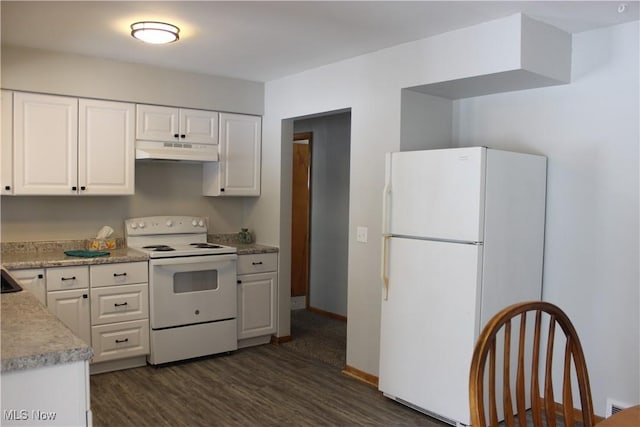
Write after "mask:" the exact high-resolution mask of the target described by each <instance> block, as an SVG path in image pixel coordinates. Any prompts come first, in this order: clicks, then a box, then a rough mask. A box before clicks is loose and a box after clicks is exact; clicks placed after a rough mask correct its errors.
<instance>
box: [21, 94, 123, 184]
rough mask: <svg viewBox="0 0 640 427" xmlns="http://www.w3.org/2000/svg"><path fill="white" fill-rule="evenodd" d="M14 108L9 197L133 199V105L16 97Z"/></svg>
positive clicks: (56, 98) (44, 97)
mask: <svg viewBox="0 0 640 427" xmlns="http://www.w3.org/2000/svg"><path fill="white" fill-rule="evenodd" d="M13 107H14V108H13V126H14V139H13V150H14V153H13V180H14V182H13V185H14V191H13V194H16V195H75V194H80V195H123V194H133V192H134V167H135V166H134V159H135V152H134V127H133V126H134V125H133V123H134V114H135V110H134V108H133V104H126V103H120V102H110V101H97V100H88V99H80V100H78V99H77V98H70V97H64V96H53V95H41V94H31V93H21V92H15V93H14V103H13Z"/></svg>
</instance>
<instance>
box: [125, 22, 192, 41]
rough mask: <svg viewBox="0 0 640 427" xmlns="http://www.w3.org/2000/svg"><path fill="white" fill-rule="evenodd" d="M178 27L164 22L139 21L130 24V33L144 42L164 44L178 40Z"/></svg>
mask: <svg viewBox="0 0 640 427" xmlns="http://www.w3.org/2000/svg"><path fill="white" fill-rule="evenodd" d="M179 32H180V28H178V27H176V26H175V25H171V24H167V23H166V22H155V21H140V22H135V23H133V24H131V35H132V36H133V37H135V38H136V39H138V40H142V41H143V42H145V43H153V44H165V43H171V42H174V41H176V40H178V39H179V38H180V37H179V36H178V33H179Z"/></svg>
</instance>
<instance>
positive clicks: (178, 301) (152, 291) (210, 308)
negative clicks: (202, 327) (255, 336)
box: [149, 254, 238, 329]
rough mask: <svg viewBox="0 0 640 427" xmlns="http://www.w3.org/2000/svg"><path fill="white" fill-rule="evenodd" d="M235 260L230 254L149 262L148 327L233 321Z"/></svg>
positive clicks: (158, 327) (156, 327)
mask: <svg viewBox="0 0 640 427" xmlns="http://www.w3.org/2000/svg"><path fill="white" fill-rule="evenodd" d="M237 259H238V256H237V255H236V254H230V255H204V256H192V257H176V258H158V259H151V260H149V300H150V315H151V328H152V329H161V328H170V327H175V326H184V325H191V324H196V323H204V322H212V321H217V320H225V319H233V318H235V317H236V312H237V300H236V264H237Z"/></svg>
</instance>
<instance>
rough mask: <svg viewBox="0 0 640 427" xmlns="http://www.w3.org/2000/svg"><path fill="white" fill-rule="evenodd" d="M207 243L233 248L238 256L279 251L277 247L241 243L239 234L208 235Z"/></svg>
mask: <svg viewBox="0 0 640 427" xmlns="http://www.w3.org/2000/svg"><path fill="white" fill-rule="evenodd" d="M207 241H208V242H210V243H218V244H220V245H227V246H233V247H234V248H236V249H237V250H238V255H251V254H266V253H272V252H278V251H279V249H278V248H277V247H275V246H267V245H261V244H258V243H239V239H238V235H237V234H208V235H207Z"/></svg>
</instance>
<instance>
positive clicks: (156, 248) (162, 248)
mask: <svg viewBox="0 0 640 427" xmlns="http://www.w3.org/2000/svg"><path fill="white" fill-rule="evenodd" d="M142 249H151V250H154V251H158V252H169V251H175V249H174V248H172V247H171V246H168V245H149V246H143V247H142Z"/></svg>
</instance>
